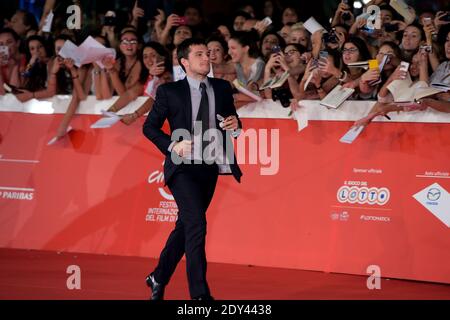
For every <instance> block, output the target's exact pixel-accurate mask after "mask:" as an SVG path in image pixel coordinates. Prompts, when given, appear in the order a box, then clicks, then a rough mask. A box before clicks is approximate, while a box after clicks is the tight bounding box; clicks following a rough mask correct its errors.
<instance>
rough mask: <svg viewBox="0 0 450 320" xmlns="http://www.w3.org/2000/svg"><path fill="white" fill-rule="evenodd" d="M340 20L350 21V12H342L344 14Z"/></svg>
mask: <svg viewBox="0 0 450 320" xmlns="http://www.w3.org/2000/svg"><path fill="white" fill-rule="evenodd" d="M341 17H342V20H344V21H348V20H351V19H352V15H351V14H350V12H347V11H346V12H344V13H342V16H341Z"/></svg>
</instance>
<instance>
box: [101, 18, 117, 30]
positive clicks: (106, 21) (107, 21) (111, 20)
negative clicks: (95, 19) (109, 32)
mask: <svg viewBox="0 0 450 320" xmlns="http://www.w3.org/2000/svg"><path fill="white" fill-rule="evenodd" d="M103 24H104V25H105V26H110V27H114V26H115V25H116V17H115V16H114V15H107V16H105V19H104V23H103Z"/></svg>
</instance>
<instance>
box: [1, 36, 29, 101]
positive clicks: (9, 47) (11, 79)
mask: <svg viewBox="0 0 450 320" xmlns="http://www.w3.org/2000/svg"><path fill="white" fill-rule="evenodd" d="M0 46H2V47H3V48H5V49H4V50H2V51H0V94H5V89H4V87H3V84H4V83H6V84H8V85H11V86H13V87H20V86H21V79H20V73H21V72H23V71H24V70H25V68H26V65H27V60H26V57H25V55H24V54H22V53H20V51H19V46H20V37H19V35H18V34H17V33H16V32H15V31H14V30H12V29H9V28H5V29H2V30H0Z"/></svg>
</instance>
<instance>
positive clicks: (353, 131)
mask: <svg viewBox="0 0 450 320" xmlns="http://www.w3.org/2000/svg"><path fill="white" fill-rule="evenodd" d="M363 130H364V126H359V127H352V128H350V130H348V131H347V133H346V134H344V135H343V136H342V138H341V139H339V141H340V142H342V143H352V142H353V141H355V139H356V138H357V137H358V136H359V134H360V133H361V132H362V131H363Z"/></svg>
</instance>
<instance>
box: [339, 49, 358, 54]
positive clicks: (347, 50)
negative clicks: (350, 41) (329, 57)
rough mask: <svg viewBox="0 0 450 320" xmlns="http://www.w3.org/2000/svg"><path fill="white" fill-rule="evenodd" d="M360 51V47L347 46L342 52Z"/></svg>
mask: <svg viewBox="0 0 450 320" xmlns="http://www.w3.org/2000/svg"><path fill="white" fill-rule="evenodd" d="M358 51H359V50H358V48H345V49H344V50H342V53H356V52H358Z"/></svg>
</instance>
